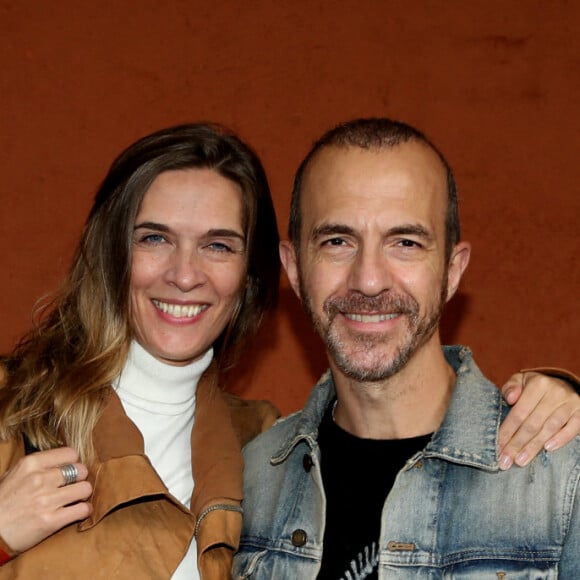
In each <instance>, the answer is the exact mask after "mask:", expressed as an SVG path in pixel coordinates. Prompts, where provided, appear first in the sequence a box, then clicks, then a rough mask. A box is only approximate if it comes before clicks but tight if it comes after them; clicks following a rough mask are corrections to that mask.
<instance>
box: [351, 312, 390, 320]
mask: <svg viewBox="0 0 580 580" xmlns="http://www.w3.org/2000/svg"><path fill="white" fill-rule="evenodd" d="M344 315H345V316H346V317H347V318H348V319H349V320H354V321H355V322H384V321H385V320H391V319H393V318H396V317H397V316H399V315H398V314H353V313H350V312H345V313H344Z"/></svg>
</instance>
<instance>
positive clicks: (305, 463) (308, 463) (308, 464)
mask: <svg viewBox="0 0 580 580" xmlns="http://www.w3.org/2000/svg"><path fill="white" fill-rule="evenodd" d="M312 465H313V461H312V457H310V455H308V454H306V455H305V456H304V457H303V458H302V467H304V471H306V473H310V470H311V469H312Z"/></svg>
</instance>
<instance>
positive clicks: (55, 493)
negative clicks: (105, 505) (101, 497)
mask: <svg viewBox="0 0 580 580" xmlns="http://www.w3.org/2000/svg"><path fill="white" fill-rule="evenodd" d="M78 460H79V457H78V454H77V452H76V451H75V450H74V449H71V448H70V447H61V448H59V449H51V450H49V451H40V452H38V453H32V454H31V455H27V456H26V457H24V458H22V459H21V460H20V461H19V462H18V463H17V464H16V465H15V466H14V467H13V468H12V469H11V470H10V471H7V472H6V473H5V474H4V475H3V476H2V478H1V479H0V536H2V538H3V540H4V541H5V542H6V543H7V544H8V546H10V548H12V549H13V550H14V551H16V552H22V551H24V550H27V549H28V548H31V547H32V546H34V545H36V544H38V543H39V542H41V541H42V540H44V539H45V538H47V537H48V536H50V535H51V534H53V533H54V532H56V531H58V530H60V529H61V528H62V527H64V526H66V525H68V524H70V523H72V522H74V521H77V520H82V519H84V518H86V517H88V516H89V515H90V514H91V512H92V506H91V504H90V503H88V502H87V501H86V500H87V499H88V498H89V496H90V495H91V493H92V486H91V484H90V483H89V482H88V481H86V478H87V475H88V470H87V468H86V467H85V466H84V465H83V464H82V463H78ZM67 463H72V464H74V465H75V467H76V468H77V471H78V477H77V482H76V483H73V484H71V485H66V486H65V481H64V478H63V474H62V472H61V470H60V468H59V466H60V465H63V464H67Z"/></svg>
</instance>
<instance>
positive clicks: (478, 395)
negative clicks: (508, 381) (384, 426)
mask: <svg viewBox="0 0 580 580" xmlns="http://www.w3.org/2000/svg"><path fill="white" fill-rule="evenodd" d="M443 352H444V353H445V358H446V359H447V362H448V363H449V364H450V365H451V367H452V368H453V370H454V371H455V374H456V376H457V379H456V381H455V387H454V389H453V395H452V396H451V400H450V402H449V407H448V409H447V413H446V414H445V417H444V419H443V423H442V424H441V426H440V427H439V429H438V430H437V431H436V432H435V433H434V434H433V437H432V439H431V441H430V442H429V443H428V445H427V447H426V448H425V456H426V457H440V458H442V459H446V460H447V461H451V462H453V463H460V464H462V465H470V466H472V467H479V468H481V469H485V470H488V471H497V470H498V469H499V464H498V461H497V459H498V457H497V449H498V433H499V427H500V424H501V422H502V420H503V418H504V416H505V415H506V413H507V410H508V406H507V404H506V403H505V402H504V400H503V398H502V396H501V393H500V391H499V389H498V388H497V387H496V386H495V385H494V384H493V383H492V382H490V381H489V380H487V379H486V378H485V376H484V375H483V373H482V372H481V371H480V370H479V368H478V366H477V365H476V364H475V361H474V360H473V354H472V352H471V350H470V349H469V348H467V347H464V346H463V347H462V346H451V347H443Z"/></svg>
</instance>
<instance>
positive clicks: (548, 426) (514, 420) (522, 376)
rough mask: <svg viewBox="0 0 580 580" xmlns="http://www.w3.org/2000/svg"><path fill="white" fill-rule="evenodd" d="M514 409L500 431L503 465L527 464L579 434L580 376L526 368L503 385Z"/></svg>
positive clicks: (549, 369) (507, 466)
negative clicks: (539, 454) (541, 453)
mask: <svg viewBox="0 0 580 580" xmlns="http://www.w3.org/2000/svg"><path fill="white" fill-rule="evenodd" d="M501 390H502V394H503V396H504V399H505V400H506V401H507V402H508V403H509V404H511V405H514V407H513V409H511V411H510V412H509V414H508V416H507V418H506V420H505V421H504V422H503V424H502V426H501V429H500V434H499V444H500V467H501V468H502V469H509V467H511V465H512V464H513V463H515V464H516V465H526V464H528V463H529V462H530V461H531V460H532V459H533V458H534V457H535V456H536V455H537V454H538V453H539V452H540V451H541V450H542V449H546V450H547V451H553V450H555V449H558V448H560V447H562V446H564V445H566V444H567V443H569V442H570V441H571V440H572V439H574V437H576V435H578V434H580V395H579V394H578V393H579V392H580V379H578V377H576V376H574V375H573V374H572V373H569V372H568V371H564V370H561V369H552V368H541V369H533V370H525V371H522V372H520V373H517V374H515V375H513V376H512V377H511V378H510V379H509V380H508V381H507V382H506V384H505V385H504V386H503V387H502V389H501Z"/></svg>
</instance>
